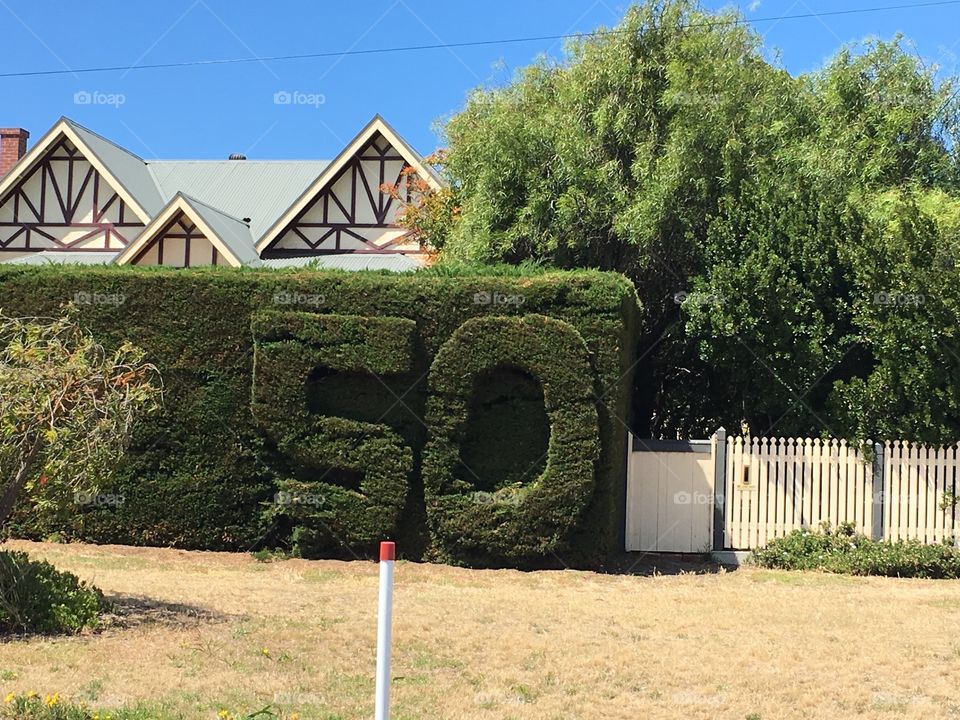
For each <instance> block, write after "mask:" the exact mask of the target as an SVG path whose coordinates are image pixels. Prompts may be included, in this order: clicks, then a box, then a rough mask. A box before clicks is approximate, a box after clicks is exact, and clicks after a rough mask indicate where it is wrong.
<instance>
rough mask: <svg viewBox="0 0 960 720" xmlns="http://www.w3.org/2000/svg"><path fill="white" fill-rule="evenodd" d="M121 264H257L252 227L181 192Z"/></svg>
mask: <svg viewBox="0 0 960 720" xmlns="http://www.w3.org/2000/svg"><path fill="white" fill-rule="evenodd" d="M116 263H117V264H118V265H165V266H169V267H197V266H200V265H228V266H233V267H239V266H241V265H257V264H259V258H258V257H257V256H256V253H255V250H254V247H253V237H252V236H251V235H250V227H249V225H248V224H247V223H245V222H244V221H243V220H240V219H238V218H235V217H232V216H230V215H226V214H225V213H223V212H221V211H220V210H218V209H216V208H213V207H211V206H209V205H206V204H205V203H202V202H200V201H199V200H197V199H196V198H192V197H189V196H187V195H184V194H183V193H178V194H177V195H176V196H175V197H174V199H173V200H172V201H170V203H168V204H167V205H166V207H164V209H163V210H161V211H160V213H158V214H157V216H156V217H155V218H154V219H153V220H152V221H151V222H150V223H149V224H148V225H147V227H146V228H145V229H144V231H143V232H142V233H141V234H140V236H139V237H138V238H137V239H136V240H135V241H134V242H132V243H131V244H130V245H129V246H128V247H127V248H126V249H125V250H124V251H123V252H122V253H120V254H119V255H118V256H117V259H116Z"/></svg>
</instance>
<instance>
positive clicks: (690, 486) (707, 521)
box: [626, 435, 715, 553]
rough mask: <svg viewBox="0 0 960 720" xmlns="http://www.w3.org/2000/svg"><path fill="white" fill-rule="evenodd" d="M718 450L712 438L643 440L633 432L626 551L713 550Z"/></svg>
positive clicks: (628, 483)
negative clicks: (715, 450) (714, 481)
mask: <svg viewBox="0 0 960 720" xmlns="http://www.w3.org/2000/svg"><path fill="white" fill-rule="evenodd" d="M714 449H715V443H714V441H712V440H676V441H674V440H640V439H638V438H635V437H633V436H632V435H631V436H630V451H629V455H628V461H627V528H626V549H627V550H628V551H642V552H676V553H695V552H706V551H709V550H710V548H711V547H712V534H713V514H714V483H713V478H714V462H715V460H714Z"/></svg>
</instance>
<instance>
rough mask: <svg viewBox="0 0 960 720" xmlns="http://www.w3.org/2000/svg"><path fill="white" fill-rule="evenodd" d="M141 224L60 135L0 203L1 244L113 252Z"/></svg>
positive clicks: (7, 247) (20, 248) (14, 247)
mask: <svg viewBox="0 0 960 720" xmlns="http://www.w3.org/2000/svg"><path fill="white" fill-rule="evenodd" d="M142 229H143V221H142V220H141V219H140V218H139V217H138V216H137V214H136V212H135V211H133V210H131V208H130V207H129V206H128V205H127V203H126V202H125V201H124V200H123V199H122V198H121V197H120V195H119V194H118V192H117V191H116V190H115V189H114V188H113V186H112V185H111V184H110V182H109V181H108V180H106V179H105V178H104V177H103V175H101V174H100V173H99V172H97V170H96V168H95V167H94V166H93V165H92V164H91V163H90V161H89V160H87V158H86V157H84V155H83V153H82V152H81V151H80V150H79V149H78V148H77V147H76V146H75V145H74V144H73V143H71V142H70V141H69V140H68V139H66V138H61V139H60V140H59V141H58V142H57V143H56V144H55V145H54V146H53V147H52V148H51V149H50V150H49V152H48V153H47V154H46V155H45V156H44V157H43V159H42V160H40V161H39V162H38V163H37V164H36V166H35V167H34V168H33V169H32V170H31V171H30V172H29V173H28V174H27V175H26V177H24V178H23V179H22V180H21V181H20V182H19V183H17V184H16V185H15V186H14V187H13V188H12V189H10V190H9V191H8V192H7V194H6V195H5V197H4V198H3V200H2V202H0V249H2V250H7V251H11V250H12V251H29V250H83V251H93V250H108V251H113V252H116V251H118V250H122V249H123V248H124V247H126V245H127V243H129V242H130V240H131V239H132V238H133V237H135V236H136V235H137V234H138V233H139V232H140V230H142Z"/></svg>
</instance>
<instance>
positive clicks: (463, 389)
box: [423, 315, 600, 562]
mask: <svg viewBox="0 0 960 720" xmlns="http://www.w3.org/2000/svg"><path fill="white" fill-rule="evenodd" d="M500 366H506V367H513V368H519V369H522V370H526V371H528V372H529V373H530V375H531V376H532V377H534V378H537V379H538V380H539V381H540V383H541V386H542V388H543V398H544V403H545V406H546V411H547V417H548V418H549V423H550V440H549V445H548V449H547V453H546V459H547V465H546V469H545V470H544V471H543V473H542V474H541V475H539V477H534V478H530V480H529V481H528V482H518V483H517V484H516V485H515V486H514V487H512V488H507V487H500V488H497V489H496V491H495V494H494V495H493V496H492V497H488V496H487V495H479V496H478V493H477V485H478V482H481V479H480V478H478V477H476V476H475V475H476V473H475V470H474V469H473V468H471V467H470V466H468V465H466V463H464V462H463V460H462V458H461V448H462V447H463V444H464V442H465V440H466V436H465V430H466V428H467V421H468V418H469V413H470V407H471V404H472V401H473V399H474V395H475V391H474V385H475V380H476V378H477V377H478V376H480V375H481V374H482V373H484V372H488V371H491V370H493V369H495V368H497V367H500ZM593 381H594V378H593V373H592V371H591V368H590V360H589V351H588V349H587V346H586V343H585V342H584V340H583V337H582V336H581V335H580V333H578V332H577V331H576V329H575V328H574V327H573V326H572V325H570V324H569V323H566V322H564V321H562V320H554V319H551V318H548V317H544V316H543V315H525V316H523V317H519V318H517V317H485V318H473V319H471V320H467V321H466V322H465V323H464V324H463V325H461V326H460V327H459V328H457V330H456V332H454V334H453V335H452V336H451V338H450V339H449V340H448V341H447V342H446V343H444V345H443V347H441V348H440V351H439V352H438V353H437V356H436V358H435V359H434V361H433V365H432V366H431V370H430V395H429V400H428V403H427V426H428V427H429V428H431V429H433V432H432V433H431V435H430V439H429V440H428V442H427V446H426V448H425V449H424V453H423V455H424V461H423V482H424V491H425V494H426V500H427V518H428V520H429V522H430V527H431V529H432V531H433V533H434V536H435V539H436V541H437V545H438V546H439V548H440V549H442V550H443V552H444V553H445V554H447V555H449V556H450V557H453V558H458V559H461V558H466V559H470V560H472V561H474V562H477V561H486V560H490V559H495V560H498V561H502V562H523V561H525V560H529V559H531V558H538V557H543V556H545V555H547V554H548V553H551V552H555V551H556V550H557V549H558V546H559V545H560V544H561V543H562V542H563V541H565V540H566V539H567V538H568V536H569V533H570V531H571V529H573V528H574V527H575V526H576V524H577V522H578V521H579V520H580V518H581V516H582V514H583V511H584V509H585V508H586V506H587V504H588V503H589V501H590V499H591V497H592V496H593V490H594V484H595V483H594V478H595V475H596V470H595V467H594V465H595V463H596V462H597V460H598V459H599V455H600V442H599V441H600V434H599V428H598V424H597V410H596V398H595V393H594V385H593ZM517 441H518V442H523V438H518V439H517ZM505 490H509V491H510V492H504V491H505ZM496 493H499V494H496Z"/></svg>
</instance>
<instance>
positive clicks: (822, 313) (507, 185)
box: [441, 0, 960, 436]
mask: <svg viewBox="0 0 960 720" xmlns="http://www.w3.org/2000/svg"><path fill="white" fill-rule="evenodd" d="M956 120H957V99H956V97H955V96H954V82H953V80H952V79H947V80H945V81H942V82H941V81H938V79H937V69H936V68H933V67H927V66H925V65H924V64H923V63H922V62H921V61H920V60H919V59H918V58H917V57H916V55H915V54H914V53H912V52H911V51H910V50H909V48H906V47H905V46H904V42H903V41H902V40H901V39H900V38H896V39H894V40H893V41H891V42H880V41H870V42H867V43H865V44H864V45H862V46H855V47H849V48H844V49H843V50H841V51H840V52H839V53H838V54H837V56H836V57H835V58H834V59H832V60H831V61H830V62H829V63H828V64H827V65H826V66H825V67H824V68H823V69H822V70H820V71H817V72H815V73H811V74H809V75H804V76H800V77H792V76H791V75H789V74H788V73H787V72H785V71H784V70H783V69H782V68H780V67H778V66H777V65H775V64H773V63H771V62H768V61H767V60H766V59H765V58H764V55H763V45H762V42H761V38H760V37H759V36H758V35H757V34H756V33H754V32H753V31H752V30H750V29H749V28H748V27H746V24H745V22H744V21H743V19H742V18H741V17H740V16H739V15H737V14H736V13H734V12H723V13H720V14H710V13H707V12H704V11H703V10H701V8H700V6H699V4H698V3H697V2H695V0H648V1H647V2H645V3H643V4H640V5H637V6H634V7H632V8H631V9H630V10H629V11H628V12H627V14H626V16H625V18H624V20H623V22H622V23H621V24H620V25H619V26H618V27H616V28H614V29H613V30H612V31H610V32H602V33H599V34H597V35H593V36H591V37H588V38H586V39H582V40H579V41H577V42H574V43H572V44H571V45H570V47H569V53H568V58H567V59H566V60H565V61H564V62H562V63H554V62H550V61H549V60H547V59H543V60H541V61H539V62H537V63H536V64H534V65H533V66H532V67H530V68H528V69H526V70H524V71H523V72H522V73H521V74H520V75H519V76H518V77H517V78H516V80H515V81H514V82H512V83H510V84H508V85H506V86H504V87H497V88H492V89H479V90H477V91H475V92H474V93H473V94H472V95H471V96H470V97H469V99H468V101H467V103H466V107H465V108H464V109H463V111H462V112H460V113H459V114H457V115H455V116H454V117H453V118H452V119H451V120H450V121H449V123H448V124H447V126H446V134H447V139H448V141H449V154H448V157H447V165H446V172H447V174H448V176H449V179H450V181H451V183H452V186H453V188H454V189H453V194H454V195H455V198H456V203H457V204H458V205H459V206H460V208H461V214H460V216H459V219H456V218H451V220H450V222H449V224H448V225H446V226H445V230H444V232H445V237H447V238H448V239H447V240H446V243H445V245H444V249H443V253H442V256H441V259H442V260H445V261H450V260H470V261H485V262H490V261H496V262H509V263H517V262H522V261H527V260H533V261H537V262H541V263H544V264H547V265H554V266H560V267H596V268H601V269H609V270H619V271H621V272H624V273H625V274H627V275H628V276H629V277H630V278H632V279H633V280H634V281H635V283H636V284H637V289H638V292H639V294H640V297H641V300H642V301H643V304H644V307H645V311H646V318H645V322H646V324H645V327H646V332H645V334H644V337H643V338H642V340H641V344H640V347H639V352H638V355H639V357H640V358H641V365H640V367H639V378H640V386H639V387H638V397H637V408H638V418H637V419H636V423H635V424H636V425H638V426H639V427H638V429H639V430H640V431H641V432H642V431H644V430H646V429H647V428H648V427H649V429H650V430H651V432H652V433H653V434H655V435H663V436H670V435H681V436H682V435H702V434H704V433H708V432H711V431H712V430H713V429H715V428H716V427H717V426H718V425H720V424H724V425H726V426H727V427H728V428H729V427H733V428H737V427H739V426H740V425H741V421H742V422H743V423H745V424H746V425H748V426H749V428H750V430H751V432H753V433H766V434H774V433H775V434H788V433H789V434H800V433H803V434H810V433H814V434H820V433H827V434H829V433H835V434H851V433H859V434H863V433H877V432H884V433H896V432H908V431H909V432H913V433H916V432H920V431H921V429H922V428H921V425H920V424H918V423H916V422H914V423H912V424H911V423H908V422H906V421H904V422H900V421H899V420H894V421H893V423H892V424H888V425H885V426H881V424H878V423H879V416H878V415H871V418H872V419H871V420H870V421H869V422H860V421H856V422H854V421H853V416H854V415H855V414H856V412H857V410H856V409H855V408H854V407H853V406H852V405H851V403H854V404H855V403H857V402H860V401H866V400H867V399H868V395H865V394H863V393H864V392H865V391H855V388H858V387H860V386H859V385H858V383H857V382H855V380H857V379H858V378H859V379H860V380H862V381H863V382H866V383H867V384H868V385H869V384H870V382H872V383H874V384H875V385H876V386H877V390H876V391H875V394H878V395H879V394H882V393H883V392H893V393H896V392H897V391H896V389H890V388H886V385H885V383H886V382H887V380H886V379H884V378H883V377H882V376H881V375H878V376H877V377H876V378H875V379H874V380H872V381H869V380H868V378H870V377H871V375H872V374H873V373H874V371H875V368H879V367H882V366H883V365H884V362H890V361H889V360H887V361H884V360H883V359H882V358H881V357H878V356H877V355H876V353H877V352H878V351H879V350H880V349H882V348H883V347H885V346H884V345H883V344H882V343H877V342H875V341H874V338H872V337H870V333H872V332H875V331H876V332H879V331H878V330H876V325H875V324H871V322H870V321H869V317H870V316H869V314H865V311H864V306H863V302H862V300H863V295H862V293H863V292H864V285H865V284H868V280H867V278H868V277H869V273H868V272H867V270H866V268H867V267H872V266H875V265H876V264H877V263H878V262H879V258H880V257H881V252H880V249H881V248H871V246H870V244H871V243H876V242H880V240H881V238H887V242H888V243H889V248H888V251H887V252H886V255H885V256H886V257H889V256H891V254H892V255H895V256H896V257H895V259H896V261H897V262H898V263H899V264H903V263H912V264H910V266H909V267H910V268H913V270H916V271H918V272H921V271H922V268H921V267H920V266H918V265H917V263H920V262H921V261H922V257H923V254H922V253H921V254H909V253H908V254H905V255H903V254H900V255H898V254H897V253H896V251H895V250H893V248H896V247H898V245H899V244H900V243H903V242H908V241H909V240H910V239H909V238H903V237H897V233H898V232H901V231H905V227H906V226H901V225H890V224H889V223H888V224H886V225H884V227H885V228H886V229H885V230H884V231H883V232H880V231H879V229H878V222H879V221H878V220H877V218H876V213H875V212H874V211H872V210H870V209H869V208H871V207H874V204H875V203H876V202H877V201H878V200H877V199H878V198H882V197H884V196H885V193H888V192H889V191H891V190H893V189H904V190H905V191H906V194H907V195H910V196H915V197H916V198H922V197H929V198H933V197H935V196H934V195H931V193H940V194H941V195H940V196H939V197H943V198H946V199H947V200H949V199H950V198H952V197H953V194H954V193H955V192H956V190H957V183H958V165H957V157H956V155H955V152H954V147H955V144H954V139H955V138H954V130H955V128H956V126H957V125H956ZM944 202H945V203H946V204H947V205H949V202H947V201H946V200H945V201H944ZM950 202H952V201H950ZM916 203H919V204H918V205H917V209H916V210H915V213H916V214H917V217H918V223H919V224H918V225H917V228H920V230H919V232H920V235H918V236H917V238H916V241H917V242H922V243H926V245H928V246H931V247H939V246H941V245H943V244H944V243H945V242H946V240H945V238H944V232H947V229H946V228H947V226H946V225H945V224H944V223H943V222H936V221H930V222H928V221H921V219H922V218H928V219H929V217H930V213H931V211H930V209H929V208H927V209H926V210H924V209H923V207H921V205H922V202H921V200H919V199H918V200H917V201H916ZM916 203H915V204H916ZM881 225H882V223H881ZM891 251H892V252H891ZM903 272H905V273H907V272H908V268H906V267H904V268H903ZM865 273H866V274H865ZM871 307H872V306H871ZM942 320H943V319H942V318H941V321H942ZM884 327H887V326H886V325H885V326H884ZM888 330H889V331H891V332H892V331H894V330H895V328H894V326H893V325H890V326H889V328H888ZM925 377H926V376H925ZM932 377H933V376H929V378H928V379H929V381H930V382H932ZM918 388H919V386H918ZM857 392H860V394H859V395H857ZM857 398H859V400H858V399H857ZM901 399H902V400H903V403H905V405H903V406H904V407H906V406H909V407H914V408H917V412H918V413H919V412H920V410H919V406H917V405H916V403H918V402H922V399H921V398H920V394H918V392H915V393H914V394H913V395H911V396H909V397H907V396H904V397H903V398H901ZM844 408H845V409H844ZM876 408H877V410H878V412H881V411H882V409H881V406H879V405H878V406H876ZM920 414H921V415H922V413H920ZM901 417H905V416H902V415H901ZM943 422H944V423H945V424H946V425H945V426H951V427H953V429H954V433H956V432H958V431H960V424H958V423H957V422H956V421H955V420H947V419H944V421H943ZM951 423H953V424H952V425H951Z"/></svg>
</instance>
